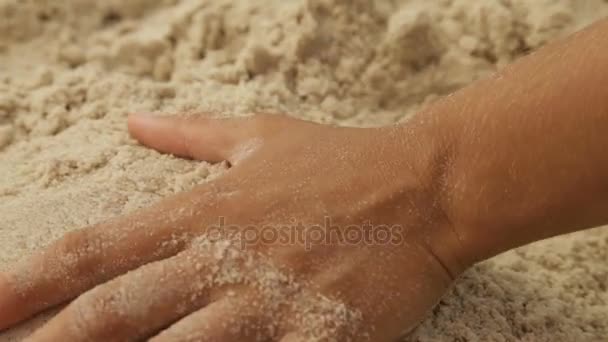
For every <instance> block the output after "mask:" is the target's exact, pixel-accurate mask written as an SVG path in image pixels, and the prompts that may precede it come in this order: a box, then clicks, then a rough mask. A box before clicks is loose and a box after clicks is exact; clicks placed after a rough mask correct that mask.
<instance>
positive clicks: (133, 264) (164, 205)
mask: <svg viewBox="0 0 608 342" xmlns="http://www.w3.org/2000/svg"><path fill="white" fill-rule="evenodd" d="M195 191H200V190H198V189H197V190H195ZM196 198H200V201H199V202H196V201H193V200H192V194H191V193H184V194H178V195H175V196H173V197H172V198H171V199H167V200H165V201H162V202H161V203H159V204H157V205H155V206H153V207H150V208H148V209H145V210H142V211H140V212H137V213H134V214H132V215H129V216H126V217H122V218H119V219H115V220H112V221H108V222H105V223H101V224H98V225H95V226H92V227H89V228H85V229H81V230H77V231H74V232H71V233H68V234H67V235H65V236H64V237H63V238H61V239H60V240H58V241H56V242H54V243H52V244H51V245H50V246H49V247H47V248H46V249H44V250H43V251H41V252H40V253H38V254H37V255H34V256H33V257H31V258H29V259H27V260H25V261H24V262H21V263H19V264H17V265H15V266H14V267H12V268H11V272H10V273H9V274H3V275H1V276H0V289H1V290H3V291H2V292H0V313H1V314H0V330H1V329H3V328H6V327H7V326H9V325H10V324H13V323H15V322H19V321H21V320H23V319H25V318H28V317H29V316H31V315H33V314H35V313H37V312H39V311H42V310H44V309H46V308H49V307H51V306H54V305H56V304H59V303H62V302H64V301H66V300H69V299H71V298H74V297H76V296H77V295H79V294H81V293H82V292H84V291H86V290H88V289H90V288H92V287H93V286H95V285H97V284H99V283H102V282H104V281H107V280H109V279H112V278H114V277H115V276H117V275H120V274H123V273H125V272H127V271H129V270H132V269H135V268H137V267H139V266H141V265H143V264H146V263H149V262H152V261H155V260H160V259H164V258H167V257H170V256H173V255H175V254H177V253H179V252H180V251H182V250H183V249H184V246H185V243H186V240H187V238H188V234H190V233H191V232H192V231H193V230H195V228H193V227H191V225H192V224H194V223H191V222H190V221H199V220H190V221H188V218H189V217H188V216H187V215H184V214H183V212H186V213H187V212H190V211H191V210H190V209H189V208H197V209H200V210H204V209H205V207H209V206H210V204H212V203H213V202H214V199H213V196H211V194H207V193H206V192H204V191H201V194H198V195H197V196H196ZM195 202H196V203H195ZM205 203H207V204H205ZM192 210H194V209H192ZM196 224H198V225H204V222H196Z"/></svg>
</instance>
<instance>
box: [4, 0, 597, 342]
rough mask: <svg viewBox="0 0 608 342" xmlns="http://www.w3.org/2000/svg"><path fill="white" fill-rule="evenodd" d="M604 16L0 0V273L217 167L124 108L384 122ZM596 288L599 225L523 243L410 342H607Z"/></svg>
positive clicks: (567, 5) (289, 4)
mask: <svg viewBox="0 0 608 342" xmlns="http://www.w3.org/2000/svg"><path fill="white" fill-rule="evenodd" d="M607 13H608V3H607V2H606V1H602V0H588V1H576V0H553V1H550V0H538V1H537V0H506V1H493V2H490V1H486V0H444V1H422V0H420V1H415V0H378V1H366V0H356V1H353V0H298V1H284V0H257V1H247V0H239V1H234V0H215V1H194V0H192V1H190V0H182V1H178V0H154V1H152V0H129V1H117V0H106V1H93V0H71V1H70V0H61V1H60V0H57V1H43V0H29V1H25V0H0V217H1V218H2V220H1V221H0V270H1V269H2V268H4V267H8V266H7V265H8V263H9V262H11V261H14V260H16V259H18V258H20V257H22V256H24V255H27V254H29V253H31V252H32V251H34V250H37V249H39V248H41V247H42V246H44V245H46V244H48V243H49V242H50V241H52V240H53V239H55V238H58V237H59V236H61V235H62V234H63V233H65V232H66V231H69V230H71V229H75V228H78V227H82V226H85V225H88V224H91V223H94V222H98V221H100V220H104V219H107V218H110V217H113V216H116V215H120V214H123V213H126V212H128V211H130V210H133V209H135V208H139V207H143V206H147V205H149V204H150V203H153V202H155V201H157V200H159V199H160V198H162V197H164V196H167V195H169V194H172V193H175V192H178V191H183V190H186V189H189V188H191V187H192V186H194V185H195V184H199V183H201V182H204V181H205V180H206V179H207V177H212V176H213V175H214V174H217V173H219V172H222V170H223V168H222V166H221V165H215V166H213V165H209V164H207V163H195V162H190V161H184V160H179V159H176V158H173V157H169V156H162V155H160V154H158V153H156V152H153V151H150V150H147V149H144V148H142V147H139V146H137V145H136V144H135V143H134V142H133V141H132V140H130V139H129V137H128V135H127V132H126V127H125V118H126V112H128V111H165V112H177V111H210V112H214V113H218V114H220V115H241V114H246V113H250V112H255V111H268V112H283V113H288V114H289V115H293V116H297V117H300V118H306V119H310V120H315V121H319V122H326V123H336V124H341V125H353V126H373V125H384V124H389V123H393V122H396V121H399V120H402V119H404V118H406V117H407V116H408V115H410V114H412V113H414V112H416V111H417V110H419V109H420V108H421V106H424V105H425V104H427V103H429V102H431V101H433V100H434V99H436V98H437V97H438V96H441V95H444V94H447V93H449V92H452V91H454V90H455V89H458V88H460V87H462V86H464V85H466V84H468V83H470V82H472V81H473V80H475V79H477V78H480V77H483V76H485V75H487V74H488V73H490V72H492V71H494V70H496V68H499V67H500V66H502V65H504V64H506V63H509V62H511V61H512V60H514V59H516V58H518V57H519V56H522V55H523V54H525V53H527V52H529V51H531V50H533V49H535V48H537V47H539V46H541V45H543V44H544V43H546V42H547V41H549V40H552V39H555V38H557V37H559V36H562V35H564V34H566V33H568V32H571V31H573V30H575V29H577V28H580V27H582V26H584V25H586V24H588V23H589V22H591V21H593V20H594V19H596V18H598V17H600V16H602V15H606V14H607ZM607 279H608V231H606V230H605V229H604V230H603V231H602V230H595V231H588V232H583V233H579V234H574V235H571V236H567V237H562V238H558V239H553V240H549V241H545V242H542V243H537V244H535V245H532V246H530V247H526V248H522V249H520V250H517V251H513V252H510V253H507V254H505V255H503V256H500V257H498V258H496V259H494V260H492V261H489V262H486V263H484V264H482V265H479V266H478V267H476V268H475V269H473V270H471V271H470V272H468V273H467V274H466V275H465V276H464V277H463V278H462V279H461V280H460V281H459V282H458V283H457V285H456V286H455V287H454V289H453V291H452V292H451V293H450V294H449V295H447V296H446V297H445V298H444V300H443V301H442V302H441V304H440V305H439V306H438V308H437V309H436V310H435V311H434V313H433V315H432V316H431V317H430V318H429V319H428V320H427V321H426V322H425V323H424V324H423V325H422V326H421V327H420V328H419V329H418V330H417V331H416V332H415V333H414V334H413V335H412V336H411V337H410V338H409V340H411V341H437V340H450V341H452V340H459V341H471V340H472V341H475V340H482V341H513V340H525V341H600V340H606V339H607V338H608V328H607V327H608V291H607V290H606V288H607V286H608V283H607V282H608V280H607ZM43 320H44V317H41V318H39V319H38V320H34V321H32V322H28V323H27V324H25V325H23V326H21V327H18V328H16V329H13V330H11V331H8V332H5V333H4V334H0V340H2V341H18V340H20V339H21V338H22V337H23V336H25V335H26V334H27V333H28V331H30V330H31V329H32V328H34V327H35V326H37V325H38V324H40V322H41V321H43Z"/></svg>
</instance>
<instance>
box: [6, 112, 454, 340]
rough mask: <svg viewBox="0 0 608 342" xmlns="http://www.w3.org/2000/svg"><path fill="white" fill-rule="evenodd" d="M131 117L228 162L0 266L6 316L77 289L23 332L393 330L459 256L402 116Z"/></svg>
mask: <svg viewBox="0 0 608 342" xmlns="http://www.w3.org/2000/svg"><path fill="white" fill-rule="evenodd" d="M129 129H130V132H131V134H132V135H133V136H134V137H135V138H137V139H138V140H139V141H140V142H142V143H143V144H144V145H147V146H149V147H152V148H155V149H157V150H159V151H161V152H167V153H172V154H175V155H178V156H182V157H189V158H193V159H197V160H207V161H214V162H217V161H222V160H227V161H228V162H229V163H230V165H231V167H230V169H229V170H228V171H227V172H225V173H224V174H222V175H221V176H219V177H218V178H216V179H214V180H212V181H210V182H208V183H206V184H203V185H200V186H198V187H196V188H195V189H193V190H192V191H190V192H186V193H181V194H177V195H175V196H172V197H169V198H167V199H165V200H163V201H161V202H160V203H158V204H156V205H154V206H152V207H150V208H147V209H143V210H139V211H137V212H134V213H132V214H130V215H127V216H124V217H119V218H116V219H114V220H110V221H108V222H104V223H101V224H97V225H94V226H91V227H87V228H84V229H81V230H78V231H75V232H72V233H70V234H67V235H66V236H65V237H64V238H62V239H60V240H59V241H57V242H55V243H53V244H52V245H50V246H49V247H48V248H47V249H45V250H43V251H41V252H40V253H39V254H37V255H35V256H33V257H32V258H29V259H28V260H25V261H24V262H22V263H21V264H19V265H18V266H17V267H16V268H14V269H15V271H14V272H13V273H11V274H0V329H2V328H6V327H8V326H10V325H12V324H14V323H16V322H19V321H21V320H23V319H26V318H28V317H30V316H31V315H33V314H35V313H37V312H39V311H41V310H43V309H46V308H48V307H51V306H54V305H57V304H59V303H62V302H65V301H68V300H71V299H73V298H76V299H75V300H74V301H73V302H71V303H70V304H69V305H68V306H67V307H65V308H64V309H63V310H62V311H61V312H60V313H59V314H58V315H57V316H55V317H54V318H53V319H51V321H49V322H48V323H47V324H46V325H44V326H43V327H42V328H41V329H39V330H38V331H37V332H35V333H34V334H33V336H31V337H30V338H29V340H30V341H59V340H61V341H85V340H86V341H128V340H139V339H142V338H150V337H151V338H152V339H151V340H152V341H243V340H260V341H347V340H353V341H359V340H361V341H365V340H371V341H391V340H394V339H396V338H398V337H399V336H400V335H401V334H402V333H403V332H405V331H407V330H409V329H411V328H413V327H414V326H415V325H416V324H417V323H419V322H420V321H421V320H422V319H423V318H424V317H425V315H426V314H427V313H428V312H429V310H430V309H431V308H432V307H433V306H434V305H435V304H436V303H437V302H438V300H439V298H440V296H441V295H442V294H443V293H444V292H445V290H446V289H447V288H448V286H449V284H450V283H451V281H452V279H453V277H454V276H456V275H457V274H458V273H459V272H461V271H462V269H463V268H464V267H463V266H462V265H460V264H459V262H458V260H457V259H458V258H457V254H458V247H457V246H458V243H457V239H456V237H455V236H453V230H452V227H450V224H449V222H448V220H446V219H445V216H444V215H443V212H442V210H441V207H440V206H438V205H437V203H438V198H437V196H439V195H438V192H437V191H436V185H437V184H436V183H435V177H436V175H435V172H434V171H435V170H436V168H434V167H433V157H432V156H431V154H430V153H428V151H427V149H426V146H430V145H431V142H430V141H427V140H424V139H426V137H427V136H428V135H427V134H418V133H417V129H416V128H415V127H414V128H412V126H411V125H410V126H408V125H405V127H398V126H395V127H386V128H369V129H360V128H339V127H331V126H323V125H318V124H314V123H309V122H304V121H299V120H294V119H289V118H287V117H279V116H268V115H258V116H254V117H249V118H240V119H222V120H219V119H210V118H205V117H203V116H189V117H155V116H142V115H134V116H131V117H130V119H129ZM220 223H221V224H220ZM220 232H223V233H222V234H220ZM264 234H267V235H264ZM332 234H333V235H332ZM322 240H323V241H322Z"/></svg>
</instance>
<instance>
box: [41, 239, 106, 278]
mask: <svg viewBox="0 0 608 342" xmlns="http://www.w3.org/2000/svg"><path fill="white" fill-rule="evenodd" d="M100 250H101V240H100V239H98V238H96V237H94V236H93V234H92V233H91V231H90V230H88V229H82V230H78V231H74V232H70V233H68V234H67V235H65V236H64V237H63V238H62V239H60V240H59V241H58V242H57V243H56V244H55V246H54V248H52V249H51V252H50V253H51V254H52V255H51V258H47V259H49V260H56V261H58V264H59V265H60V266H61V267H64V268H65V272H66V273H67V275H68V277H69V279H70V280H73V281H81V280H86V279H87V278H89V277H90V275H91V274H92V273H93V272H94V270H95V269H96V268H97V267H98V261H99V254H100Z"/></svg>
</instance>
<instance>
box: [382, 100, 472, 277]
mask: <svg viewBox="0 0 608 342" xmlns="http://www.w3.org/2000/svg"><path fill="white" fill-rule="evenodd" d="M438 114H439V113H433V112H430V111H428V112H421V113H419V114H418V115H416V116H414V117H412V118H411V119H410V120H408V121H407V122H405V123H403V124H400V125H397V126H392V127H387V128H385V129H386V130H387V132H388V133H386V132H385V133H384V134H385V135H386V136H388V137H389V140H390V141H391V142H393V143H394V142H397V143H396V145H397V146H398V151H397V153H398V154H397V155H398V157H397V158H399V159H400V160H405V161H406V163H404V164H405V166H404V167H407V168H408V171H411V172H412V173H414V174H415V176H416V178H417V180H418V183H419V184H420V186H421V188H422V189H423V190H422V191H423V192H424V193H425V194H426V195H425V196H424V198H425V203H420V204H419V205H421V206H423V207H425V208H430V209H429V210H426V211H425V213H426V216H427V217H425V218H424V220H423V221H424V227H422V233H421V237H422V239H421V240H422V241H423V242H424V243H425V244H426V245H427V247H428V249H429V251H430V252H431V253H432V254H433V256H435V257H436V258H437V259H438V262H440V263H441V264H442V265H443V266H444V268H446V269H447V271H448V272H449V273H450V275H451V276H452V277H456V276H458V275H459V274H460V273H462V272H463V271H464V270H465V269H467V268H468V267H470V266H471V265H472V264H474V263H475V262H476V261H478V258H477V255H476V254H475V253H472V252H473V251H474V250H472V249H471V246H472V244H470V241H468V240H467V239H466V238H469V236H468V235H466V234H464V233H463V232H461V229H460V227H458V226H456V225H454V223H453V219H452V217H453V215H454V212H453V209H454V208H453V207H451V206H448V205H449V204H450V201H448V200H447V196H448V195H449V193H448V191H446V190H447V189H448V188H449V186H448V184H447V182H448V180H449V175H450V173H451V167H452V161H453V159H454V158H455V151H456V149H455V146H457V141H456V140H455V137H456V135H454V134H453V132H452V131H451V130H450V127H449V126H448V121H447V120H444V119H443V118H442V119H441V120H438V119H439V117H440V116H441V115H438Z"/></svg>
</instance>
